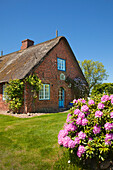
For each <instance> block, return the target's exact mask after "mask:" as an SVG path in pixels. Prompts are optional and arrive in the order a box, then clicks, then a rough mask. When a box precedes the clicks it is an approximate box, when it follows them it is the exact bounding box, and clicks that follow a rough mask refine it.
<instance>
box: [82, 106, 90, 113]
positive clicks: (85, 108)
mask: <svg viewBox="0 0 113 170" xmlns="http://www.w3.org/2000/svg"><path fill="white" fill-rule="evenodd" d="M88 110H89V107H88V106H87V105H83V106H82V107H81V111H82V112H87V111H88Z"/></svg>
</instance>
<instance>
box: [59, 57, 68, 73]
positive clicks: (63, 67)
mask: <svg viewBox="0 0 113 170" xmlns="http://www.w3.org/2000/svg"><path fill="white" fill-rule="evenodd" d="M57 67H58V70H60V71H66V61H65V60H64V59H61V58H57Z"/></svg>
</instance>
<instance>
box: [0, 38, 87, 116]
mask: <svg viewBox="0 0 113 170" xmlns="http://www.w3.org/2000/svg"><path fill="white" fill-rule="evenodd" d="M33 73H35V74H36V75H37V76H38V77H39V78H40V79H41V80H42V83H43V86H42V88H41V90H40V91H39V94H38V97H37V98H36V100H35V103H34V102H33V94H32V93H31V87H30V86H29V85H27V84H26V85H25V87H24V105H23V107H22V108H21V112H23V113H27V112H54V111H58V109H59V108H67V106H68V104H69V102H71V101H72V100H73V99H74V97H76V96H74V93H73V89H72V88H71V87H70V86H69V84H67V83H66V82H65V79H66V78H67V77H70V78H71V79H74V78H76V77H80V78H81V79H82V80H84V81H86V80H85V77H84V75H83V73H82V71H81V69H80V67H79V64H78V62H77V60H76V58H75V56H74V53H73V51H72V49H71V47H70V45H69V43H68V41H67V40H66V38H65V37H62V36H60V37H56V38H54V39H52V40H49V41H46V42H43V43H40V44H37V45H34V42H33V41H31V40H29V39H26V40H24V41H22V46H21V50H20V51H17V52H14V53H11V54H8V55H4V56H1V57H0V110H8V105H7V104H6V103H5V99H4V87H5V86H4V85H5V83H7V82H8V81H9V80H10V79H24V78H25V77H26V76H27V75H29V74H33ZM86 83H87V82H86Z"/></svg>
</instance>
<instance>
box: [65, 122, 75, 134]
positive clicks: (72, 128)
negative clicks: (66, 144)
mask: <svg viewBox="0 0 113 170" xmlns="http://www.w3.org/2000/svg"><path fill="white" fill-rule="evenodd" d="M76 129H77V126H75V125H74V124H73V123H70V124H68V125H67V126H65V130H66V131H68V132H69V131H75V130H76Z"/></svg>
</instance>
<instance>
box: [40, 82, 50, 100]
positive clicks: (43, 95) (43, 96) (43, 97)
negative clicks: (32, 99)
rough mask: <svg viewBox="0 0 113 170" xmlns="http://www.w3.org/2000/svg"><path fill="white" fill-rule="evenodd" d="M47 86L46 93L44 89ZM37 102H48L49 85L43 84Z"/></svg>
mask: <svg viewBox="0 0 113 170" xmlns="http://www.w3.org/2000/svg"><path fill="white" fill-rule="evenodd" d="M47 86H48V88H47V89H48V92H47V91H46V87H47ZM39 100H50V84H43V85H42V86H41V89H40V90H39Z"/></svg>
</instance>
